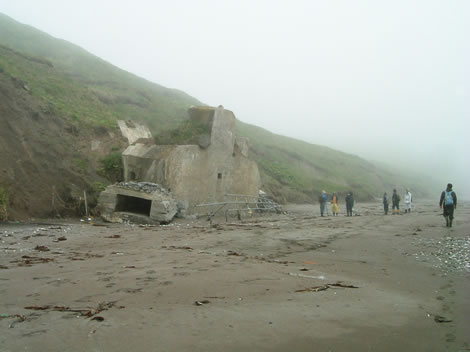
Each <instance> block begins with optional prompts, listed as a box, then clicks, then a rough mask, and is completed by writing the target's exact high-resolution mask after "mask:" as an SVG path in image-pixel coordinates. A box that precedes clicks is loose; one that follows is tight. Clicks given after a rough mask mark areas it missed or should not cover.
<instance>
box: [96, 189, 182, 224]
mask: <svg viewBox="0 0 470 352" xmlns="http://www.w3.org/2000/svg"><path fill="white" fill-rule="evenodd" d="M98 207H99V210H100V212H101V216H102V217H103V219H104V220H106V221H110V222H123V221H130V222H134V223H145V224H152V223H157V224H160V223H168V222H170V221H171V220H172V219H173V217H174V216H175V215H176V212H177V205H176V200H175V199H174V198H173V196H172V195H171V193H170V192H168V191H167V190H165V189H164V188H163V187H161V186H160V185H157V184H154V183H150V182H120V183H117V184H114V185H111V186H108V187H107V188H106V190H105V191H103V192H101V194H100V198H99V200H98Z"/></svg>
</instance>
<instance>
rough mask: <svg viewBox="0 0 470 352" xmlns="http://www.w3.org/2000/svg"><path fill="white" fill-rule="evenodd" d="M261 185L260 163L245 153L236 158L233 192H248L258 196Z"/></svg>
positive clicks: (247, 193)
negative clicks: (245, 155)
mask: <svg viewBox="0 0 470 352" xmlns="http://www.w3.org/2000/svg"><path fill="white" fill-rule="evenodd" d="M260 187H261V178H260V175H259V170H258V165H257V164H256V163H255V162H254V161H253V160H250V159H248V158H246V157H244V156H243V155H238V156H237V157H236V158H234V163H233V183H232V188H231V192H230V193H232V194H246V195H251V196H254V197H256V196H258V192H259V190H260Z"/></svg>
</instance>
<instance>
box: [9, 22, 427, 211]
mask: <svg viewBox="0 0 470 352" xmlns="http://www.w3.org/2000/svg"><path fill="white" fill-rule="evenodd" d="M0 105H2V106H3V108H2V109H1V111H0V112H1V113H2V114H1V115H0V123H2V126H4V127H3V132H2V131H0V137H2V136H3V140H0V142H2V143H0V146H1V147H2V148H3V149H5V150H2V151H1V152H2V153H1V154H0V155H1V156H0V158H1V159H0V166H2V167H3V166H4V165H9V168H6V169H5V170H7V171H5V172H4V173H3V174H1V173H0V188H1V189H6V191H9V193H10V195H11V194H12V193H15V192H22V191H23V193H24V196H23V199H22V203H25V204H26V203H27V202H28V199H29V198H31V197H35V198H36V199H37V198H41V197H44V198H47V199H50V194H49V193H47V192H43V193H41V194H40V195H39V193H37V194H35V192H39V191H35V190H34V189H31V190H30V191H28V192H29V193H28V192H26V191H24V189H23V188H21V187H20V186H19V185H17V184H16V183H15V182H17V181H16V180H17V177H16V176H12V175H14V174H15V173H16V174H21V175H23V176H22V177H23V179H22V180H21V182H29V181H28V177H30V178H31V182H34V179H35V176H34V175H29V174H28V172H27V171H25V170H26V169H25V167H24V165H26V164H27V163H26V162H22V163H19V162H18V160H19V159H21V158H22V157H21V156H18V157H16V158H17V159H11V160H10V159H7V156H8V155H16V154H15V153H16V150H17V149H22V148H23V149H25V153H23V154H22V155H23V157H24V158H29V159H28V162H30V163H31V164H34V165H36V166H35V169H34V170H36V171H35V172H37V173H40V175H41V177H42V178H43V179H44V182H45V184H46V180H47V179H48V177H51V178H52V179H54V180H56V181H55V182H58V183H60V184H61V186H60V185H58V188H59V189H60V188H61V189H62V198H68V199H73V198H74V195H73V194H72V193H73V192H72V191H71V190H70V187H69V186H68V183H70V182H72V181H71V179H73V180H74V181H73V183H74V184H81V187H82V188H83V187H88V189H94V188H93V187H92V186H91V185H95V184H105V183H107V182H110V180H107V179H106V178H104V177H103V176H106V175H105V174H103V173H102V172H101V173H100V172H99V170H98V169H99V167H100V165H101V166H102V165H103V163H102V161H103V158H106V157H107V156H109V155H115V154H116V152H118V151H119V148H122V147H123V145H124V144H122V143H120V142H119V141H118V140H116V138H115V137H112V136H115V135H116V134H115V133H114V132H116V120H118V119H133V120H136V121H140V122H143V123H145V124H146V125H148V126H149V128H150V129H151V131H152V133H153V134H154V136H157V135H161V134H162V132H164V131H167V130H171V129H174V128H176V127H177V126H178V125H179V124H180V123H182V122H184V120H185V119H187V109H188V107H189V106H191V105H201V103H200V102H199V101H198V100H197V99H195V98H193V97H191V96H189V95H187V94H186V93H184V92H181V91H178V90H175V89H168V88H165V87H162V86H160V85H158V84H155V83H152V82H149V81H147V80H145V79H142V78H140V77H137V76H135V75H133V74H131V73H129V72H126V71H124V70H121V69H119V68H117V67H115V66H113V65H111V64H109V63H107V62H106V61H104V60H102V59H100V58H98V57H96V56H94V55H92V54H90V53H88V52H87V51H85V50H83V49H82V48H80V47H78V46H76V45H73V44H71V43H68V42H66V41H64V40H59V39H56V38H54V37H51V36H49V35H47V34H45V33H43V32H41V31H39V30H36V29H34V28H32V27H30V26H26V25H23V24H20V23H18V22H16V21H14V20H13V19H11V18H9V17H7V16H5V15H2V14H0ZM234 112H235V114H236V113H237V112H236V111H234ZM27 118H30V119H31V118H32V120H27ZM28 121H30V122H28ZM2 126H0V128H1V127H2ZM24 126H29V127H31V128H30V129H27V131H28V132H27V133H29V135H27V134H26V132H25V130H26V129H25V127H24ZM32 126H35V127H34V128H33V127H32ZM8 129H10V130H11V131H10V130H8ZM237 129H238V134H239V135H241V136H246V137H248V138H249V139H250V145H251V149H250V153H251V154H250V155H251V157H252V158H253V159H254V160H256V161H257V163H258V165H259V167H260V172H261V176H262V182H263V189H264V190H265V191H267V192H268V193H270V194H272V195H273V196H274V197H275V198H276V199H277V200H280V201H291V202H295V201H297V202H301V201H302V202H303V201H312V200H316V198H317V194H318V192H320V191H321V190H322V189H325V190H327V191H329V192H333V191H337V192H340V193H344V192H346V191H348V190H353V191H354V192H355V194H356V197H357V198H358V199H372V198H373V197H376V196H379V195H380V194H381V193H382V192H383V191H384V190H388V191H390V190H391V188H393V187H394V186H395V185H406V186H411V187H413V189H414V191H415V192H417V194H425V193H426V186H425V185H424V184H423V183H422V182H421V181H419V180H418V181H417V180H415V179H410V178H409V177H408V178H403V177H400V176H399V175H396V174H395V173H393V172H391V171H389V170H386V169H385V168H383V167H378V166H376V165H374V164H372V163H370V162H368V161H366V160H363V159H361V158H359V157H356V156H353V155H349V154H345V153H342V152H339V151H335V150H333V149H330V148H327V147H323V146H318V145H312V144H309V143H305V142H302V141H298V140H295V139H292V138H288V137H284V136H280V135H275V134H272V133H270V132H268V131H266V130H264V129H262V128H259V127H256V126H252V125H249V124H244V123H241V122H238V124H237ZM8 131H10V132H8ZM51 131H55V132H54V133H52V132H51ZM2 133H3V134H2ZM64 133H65V134H64ZM113 133H114V134H113ZM46 136H47V137H46ZM118 139H119V138H118ZM25 140H26V141H28V143H29V144H31V145H25ZM33 141H34V142H33ZM92 142H93V143H94V144H95V145H98V144H99V145H100V146H101V147H100V148H98V149H92V151H90V143H92ZM54 143H56V144H57V143H60V145H61V147H60V148H59V149H60V150H57V151H56V152H57V153H58V155H59V154H60V155H61V156H60V159H61V169H62V170H67V172H68V173H70V175H69V177H63V176H62V175H63V174H65V172H62V174H60V173H57V172H58V171H57V170H54V169H53V168H52V169H51V168H44V167H43V166H42V165H43V164H45V163H41V159H40V158H41V157H45V156H47V148H48V147H47V145H49V146H50V147H51V148H52V146H53V145H54ZM39 145H40V146H41V147H39ZM30 150H44V153H43V154H42V156H41V155H36V154H37V153H33V152H28V151H30ZM113 153H114V154H113ZM56 159H57V157H56ZM15 160H16V164H15ZM51 162H52V161H51ZM18 165H19V166H18ZM20 166H21V167H20ZM54 173H57V175H56V176H54V177H55V178H54V177H52V176H53V175H54ZM5 175H10V176H9V178H8V177H7V176H5ZM18 182H19V181H18ZM87 185H88V186H87ZM95 188H96V187H95ZM28 197H29V198H28ZM9 199H10V200H9V201H10V203H12V204H13V205H12V207H13V208H15V204H16V203H21V202H18V200H15V199H14V197H13V198H12V197H10V198H9ZM23 214H26V215H31V214H40V215H44V214H47V212H46V211H43V212H42V213H41V212H40V211H39V210H37V211H35V210H33V209H32V208H31V207H27V206H25V210H24V211H23Z"/></svg>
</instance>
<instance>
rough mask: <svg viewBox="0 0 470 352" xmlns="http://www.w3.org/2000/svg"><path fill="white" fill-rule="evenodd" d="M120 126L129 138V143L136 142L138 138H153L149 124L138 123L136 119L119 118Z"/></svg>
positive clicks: (123, 133) (124, 134)
mask: <svg viewBox="0 0 470 352" xmlns="http://www.w3.org/2000/svg"><path fill="white" fill-rule="evenodd" d="M118 126H119V129H120V130H121V133H122V135H123V136H124V137H125V138H127V140H128V141H129V144H134V143H135V142H136V141H137V140H138V139H141V138H142V139H149V138H152V133H150V130H149V129H148V127H147V126H144V125H141V124H138V123H136V122H134V121H123V120H118Z"/></svg>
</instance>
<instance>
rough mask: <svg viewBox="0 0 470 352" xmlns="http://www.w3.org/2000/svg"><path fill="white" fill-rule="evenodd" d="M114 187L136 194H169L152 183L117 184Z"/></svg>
mask: <svg viewBox="0 0 470 352" xmlns="http://www.w3.org/2000/svg"><path fill="white" fill-rule="evenodd" d="M115 186H116V187H119V188H124V189H130V190H133V191H137V192H144V193H153V192H156V191H158V192H160V193H165V194H169V192H168V191H167V190H166V189H165V188H163V187H162V186H160V185H159V184H157V183H152V182H132V181H130V182H119V183H116V185H115Z"/></svg>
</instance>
